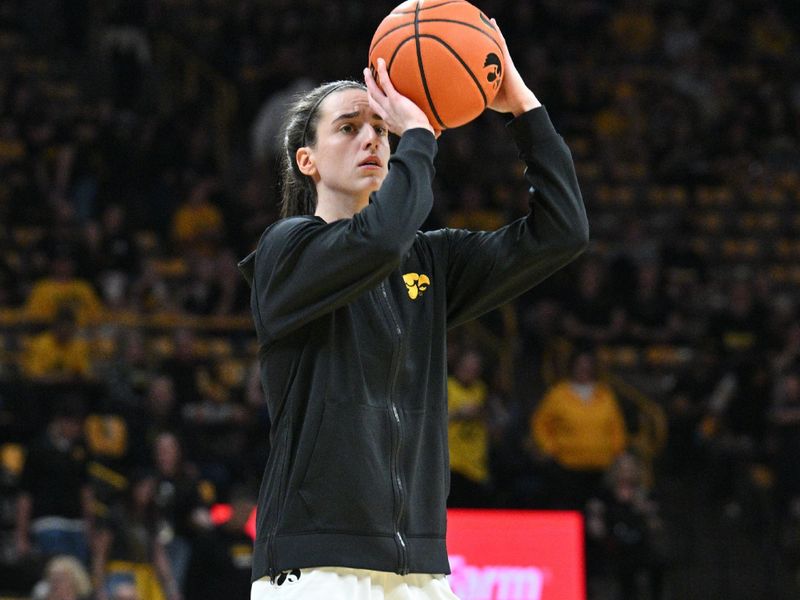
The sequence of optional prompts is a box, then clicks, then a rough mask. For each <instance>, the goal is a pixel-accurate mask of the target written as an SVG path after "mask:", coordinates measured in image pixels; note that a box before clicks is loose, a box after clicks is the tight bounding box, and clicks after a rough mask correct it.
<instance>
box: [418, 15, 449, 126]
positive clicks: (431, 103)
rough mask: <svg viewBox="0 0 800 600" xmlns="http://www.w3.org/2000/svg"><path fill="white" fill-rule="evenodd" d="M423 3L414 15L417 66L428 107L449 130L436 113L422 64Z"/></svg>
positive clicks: (440, 123)
mask: <svg viewBox="0 0 800 600" xmlns="http://www.w3.org/2000/svg"><path fill="white" fill-rule="evenodd" d="M421 2H422V0H417V12H416V13H415V14H414V43H415V44H416V47H417V64H418V65H419V75H420V77H421V78H422V89H424V90H425V98H426V99H427V100H428V106H430V107H431V112H432V113H433V118H434V119H436V120H437V121H438V122H439V125H441V126H442V128H443V129H447V126H446V125H445V124H444V123H443V122H442V118H441V117H440V116H439V113H438V112H436V107H435V106H434V105H433V98H431V91H430V90H429V89H428V80H427V79H425V65H423V64H422V48H421V47H420V43H419V38H420V35H419V11H420V6H419V5H420V4H421Z"/></svg>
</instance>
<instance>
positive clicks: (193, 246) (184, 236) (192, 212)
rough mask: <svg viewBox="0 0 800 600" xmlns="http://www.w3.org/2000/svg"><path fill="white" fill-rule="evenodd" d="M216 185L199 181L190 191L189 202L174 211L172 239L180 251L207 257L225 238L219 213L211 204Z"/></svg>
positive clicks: (214, 205)
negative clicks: (194, 252) (197, 253)
mask: <svg viewBox="0 0 800 600" xmlns="http://www.w3.org/2000/svg"><path fill="white" fill-rule="evenodd" d="M217 187H218V183H217V182H216V181H215V180H214V179H212V178H208V179H202V180H200V181H199V182H197V183H196V184H195V185H194V187H192V189H191V191H190V192H189V197H188V199H187V200H186V201H185V202H184V203H183V204H181V205H180V206H179V207H178V209H177V210H176V211H175V215H174V216H173V219H172V238H173V240H174V241H175V243H176V245H177V248H178V249H180V250H182V251H196V252H199V253H201V254H210V253H211V252H213V250H214V249H215V248H216V247H217V244H218V243H219V242H220V240H222V238H223V236H224V234H225V221H224V218H223V215H222V211H220V209H219V208H218V207H217V205H216V204H214V203H213V202H212V200H211V196H212V194H213V193H214V192H215V191H216V190H217Z"/></svg>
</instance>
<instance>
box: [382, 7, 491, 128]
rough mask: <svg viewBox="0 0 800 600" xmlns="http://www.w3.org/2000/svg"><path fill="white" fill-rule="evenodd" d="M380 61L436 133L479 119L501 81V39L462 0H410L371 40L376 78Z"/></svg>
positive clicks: (396, 10)
mask: <svg viewBox="0 0 800 600" xmlns="http://www.w3.org/2000/svg"><path fill="white" fill-rule="evenodd" d="M378 58H383V59H384V60H385V61H386V68H387V70H388V71H389V78H390V79H391V80H392V84H393V85H394V87H395V88H396V89H397V91H398V92H400V93H401V94H403V95H404V96H407V97H409V98H411V99H412V100H413V101H414V102H415V103H416V104H417V105H418V106H419V107H420V108H421V109H422V110H423V111H425V114H426V115H428V120H429V121H430V122H431V125H433V127H434V129H448V128H453V127H458V126H459V125H464V124H465V123H469V122H470V121H472V120H473V119H475V118H476V117H477V116H478V115H480V114H481V113H482V112H483V111H484V110H485V109H486V106H487V105H488V104H489V103H490V102H491V101H492V100H493V99H494V97H495V94H497V90H499V89H500V84H501V83H502V81H503V72H504V68H503V67H504V65H503V52H502V50H501V46H500V35H499V33H498V32H497V29H496V28H495V26H494V24H493V23H492V22H491V21H490V20H489V18H488V17H487V16H486V15H485V14H483V13H482V12H481V11H480V9H478V8H477V7H475V6H473V5H472V4H470V3H469V2H465V1H464V0H408V1H407V2H403V3H402V4H400V5H399V6H397V7H396V8H395V9H394V10H393V11H392V12H391V13H390V14H389V15H388V16H387V17H386V18H385V19H384V20H383V21H381V24H380V25H379V26H378V29H377V31H375V35H374V36H373V38H372V43H371V44H370V48H369V66H370V69H371V70H372V72H373V74H375V70H376V65H377V60H378ZM379 83H380V82H379Z"/></svg>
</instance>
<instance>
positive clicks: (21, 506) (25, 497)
mask: <svg viewBox="0 0 800 600" xmlns="http://www.w3.org/2000/svg"><path fill="white" fill-rule="evenodd" d="M32 512H33V498H32V497H31V495H30V494H27V493H25V492H23V493H21V494H20V495H19V497H18V498H17V515H16V517H17V519H16V536H17V539H23V538H25V539H27V537H28V530H29V529H30V524H31V513H32Z"/></svg>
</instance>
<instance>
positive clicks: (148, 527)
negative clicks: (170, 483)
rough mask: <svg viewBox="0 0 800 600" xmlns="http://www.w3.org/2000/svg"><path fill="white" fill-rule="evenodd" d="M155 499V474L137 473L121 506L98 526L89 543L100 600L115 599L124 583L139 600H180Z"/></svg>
mask: <svg viewBox="0 0 800 600" xmlns="http://www.w3.org/2000/svg"><path fill="white" fill-rule="evenodd" d="M155 497H156V477H155V475H154V474H153V473H152V472H150V471H147V470H137V471H135V472H134V473H133V474H132V476H131V478H130V481H129V491H128V494H127V497H126V499H125V501H124V502H121V503H120V504H118V505H117V506H115V507H113V509H112V510H111V511H110V512H109V514H108V516H107V517H105V518H103V519H102V520H99V521H98V524H97V532H96V535H95V537H94V541H93V544H92V576H93V577H94V581H95V585H96V588H97V597H98V600H107V599H109V598H111V597H113V596H114V594H115V593H116V588H117V586H119V585H123V584H133V585H135V586H136V589H137V591H138V592H139V594H141V596H142V597H143V598H153V599H155V600H161V599H163V598H167V599H168V600H179V599H180V598H182V595H181V593H180V588H179V587H178V583H177V581H176V580H175V577H174V574H173V572H172V569H171V566H170V562H169V559H168V557H167V553H166V549H165V547H164V541H163V539H162V537H161V536H160V535H159V528H158V526H159V523H158V507H157V506H156V503H155Z"/></svg>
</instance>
